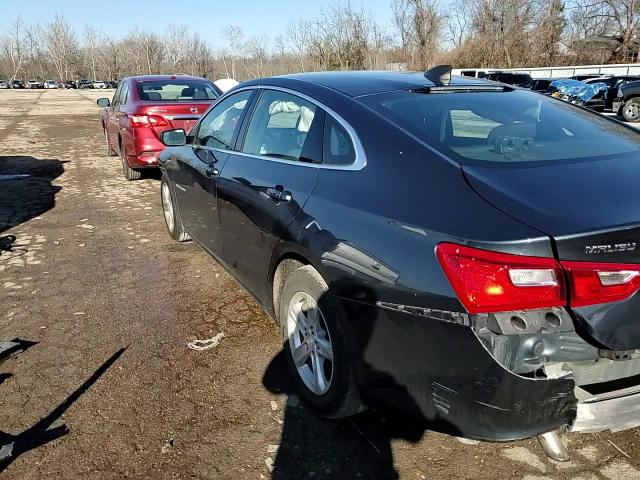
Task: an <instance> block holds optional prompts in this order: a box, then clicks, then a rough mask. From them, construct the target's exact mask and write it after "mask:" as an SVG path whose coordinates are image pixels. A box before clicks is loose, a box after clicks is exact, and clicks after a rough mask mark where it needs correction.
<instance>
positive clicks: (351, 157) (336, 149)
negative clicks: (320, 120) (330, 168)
mask: <svg viewBox="0 0 640 480" xmlns="http://www.w3.org/2000/svg"><path fill="white" fill-rule="evenodd" d="M323 145H324V148H323V154H322V163H323V164H325V165H351V164H352V163H353V162H355V160H356V152H355V149H354V147H353V143H352V142H351V137H350V136H349V134H348V133H347V131H346V130H345V129H344V127H343V126H342V125H340V124H339V123H338V122H337V120H336V119H335V118H333V117H332V116H331V115H329V114H328V113H327V115H326V117H325V120H324V142H323Z"/></svg>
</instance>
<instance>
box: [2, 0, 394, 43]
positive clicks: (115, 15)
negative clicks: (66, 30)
mask: <svg viewBox="0 0 640 480" xmlns="http://www.w3.org/2000/svg"><path fill="white" fill-rule="evenodd" d="M328 3H329V2H328V1H327V0H324V1H323V0H277V1H268V0H229V1H227V2H220V1H214V0H181V1H176V0H105V1H100V0H62V1H55V0H54V1H50V0H0V12H1V14H0V34H2V33H4V32H6V30H7V27H8V26H9V25H10V24H11V22H13V20H15V18H16V17H17V16H18V15H20V17H21V19H22V20H23V21H24V22H25V23H40V24H45V23H47V22H49V21H51V19H52V18H53V17H54V16H55V14H56V13H62V14H63V15H64V16H65V18H66V19H67V21H68V22H69V23H70V24H71V25H72V26H73V27H74V29H75V31H76V33H77V34H78V35H81V34H82V31H83V29H84V26H85V25H92V26H94V27H96V28H97V29H98V30H102V31H104V32H105V33H108V34H112V35H118V36H121V35H124V34H125V33H126V32H127V31H129V30H130V29H131V28H133V27H135V26H137V27H140V28H141V29H145V30H147V29H148V30H156V31H157V32H158V33H162V31H163V30H164V29H165V28H166V27H167V25H169V24H170V23H176V24H184V25H187V26H189V27H191V28H192V29H196V30H198V31H199V32H200V33H201V35H202V36H203V37H204V38H205V39H206V40H208V41H209V42H210V43H211V45H212V46H213V47H221V46H222V42H223V36H222V30H223V29H224V27H226V26H227V25H239V26H240V27H241V28H242V30H243V31H244V34H245V36H247V37H249V36H253V35H260V34H263V33H264V34H268V35H269V36H271V37H274V36H276V35H278V34H281V35H285V34H286V27H287V24H288V23H289V22H290V21H291V20H292V19H296V18H300V17H311V16H314V15H316V14H317V13H318V12H319V10H320V9H321V8H322V7H323V6H326V5H327V4H328ZM335 3H341V4H347V3H349V2H347V1H346V0H345V1H339V2H335ZM350 3H351V6H352V7H354V8H360V7H361V6H363V5H364V8H365V10H368V11H370V12H371V13H372V14H373V15H374V16H375V18H376V20H377V21H378V22H379V23H380V24H386V23H389V24H390V23H391V6H390V5H391V0H352V1H351V2H350Z"/></svg>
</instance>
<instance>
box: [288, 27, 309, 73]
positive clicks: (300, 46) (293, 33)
mask: <svg viewBox="0 0 640 480" xmlns="http://www.w3.org/2000/svg"><path fill="white" fill-rule="evenodd" d="M311 29H312V27H311V25H310V24H309V22H307V21H306V20H303V19H301V18H300V19H298V20H296V21H293V22H291V23H289V26H288V27H287V37H288V38H289V42H290V43H291V48H292V49H293V52H294V55H297V56H298V59H299V61H300V70H301V71H302V72H304V71H306V68H305V57H306V56H307V54H308V49H309V45H310V43H311Z"/></svg>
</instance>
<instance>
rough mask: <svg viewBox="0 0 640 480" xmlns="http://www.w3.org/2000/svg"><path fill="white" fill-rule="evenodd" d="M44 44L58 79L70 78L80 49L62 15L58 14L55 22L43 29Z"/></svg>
mask: <svg viewBox="0 0 640 480" xmlns="http://www.w3.org/2000/svg"><path fill="white" fill-rule="evenodd" d="M42 43H43V46H44V47H43V48H44V49H45V51H46V52H47V55H48V57H49V61H50V62H51V64H52V65H53V67H54V70H55V72H56V74H57V76H58V79H59V80H66V79H68V78H70V73H71V66H72V63H73V61H74V58H75V56H76V54H77V51H78V48H77V44H76V37H75V34H74V32H73V30H72V29H71V26H70V25H69V23H67V21H66V19H65V18H64V17H63V16H62V15H60V14H56V16H55V19H54V21H53V22H52V23H50V24H49V25H47V26H46V27H45V28H44V29H43V31H42Z"/></svg>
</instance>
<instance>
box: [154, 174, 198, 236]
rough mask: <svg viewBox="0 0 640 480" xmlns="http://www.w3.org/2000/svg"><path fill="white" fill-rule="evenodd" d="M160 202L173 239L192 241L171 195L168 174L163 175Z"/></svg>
mask: <svg viewBox="0 0 640 480" xmlns="http://www.w3.org/2000/svg"><path fill="white" fill-rule="evenodd" d="M160 201H161V202H162V212H163V213H164V223H165V225H166V226H167V231H168V232H169V235H170V236H171V238H173V239H174V240H175V241H177V242H186V241H188V240H191V237H190V236H189V234H188V233H187V232H185V231H184V227H183V226H182V220H181V219H180V215H179V213H178V210H177V209H176V208H175V202H174V200H173V195H172V194H171V188H170V186H169V180H168V179H167V175H166V174H164V173H163V174H162V179H161V180H160Z"/></svg>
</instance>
